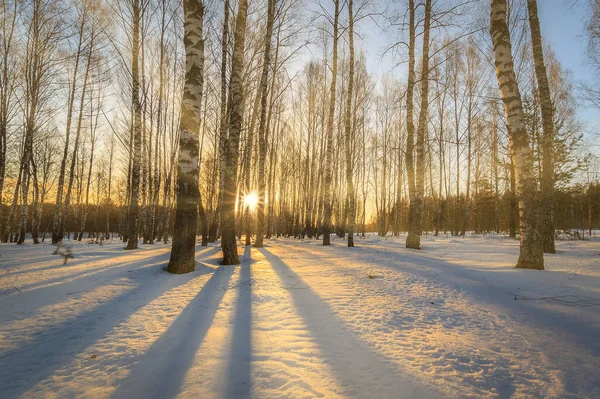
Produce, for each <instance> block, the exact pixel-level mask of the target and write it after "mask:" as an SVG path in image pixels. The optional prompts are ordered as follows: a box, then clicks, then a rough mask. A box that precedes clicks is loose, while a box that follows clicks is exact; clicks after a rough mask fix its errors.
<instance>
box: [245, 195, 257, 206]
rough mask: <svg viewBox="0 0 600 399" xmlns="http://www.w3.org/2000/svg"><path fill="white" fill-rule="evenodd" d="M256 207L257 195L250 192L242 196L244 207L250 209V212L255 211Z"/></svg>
mask: <svg viewBox="0 0 600 399" xmlns="http://www.w3.org/2000/svg"><path fill="white" fill-rule="evenodd" d="M257 205H258V195H256V193H255V192H251V193H249V194H246V195H245V196H244V206H247V207H248V208H250V210H255V209H256V207H257Z"/></svg>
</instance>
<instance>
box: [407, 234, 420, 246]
mask: <svg viewBox="0 0 600 399" xmlns="http://www.w3.org/2000/svg"><path fill="white" fill-rule="evenodd" d="M406 248H410V249H421V236H419V235H417V234H412V233H409V234H408V237H406Z"/></svg>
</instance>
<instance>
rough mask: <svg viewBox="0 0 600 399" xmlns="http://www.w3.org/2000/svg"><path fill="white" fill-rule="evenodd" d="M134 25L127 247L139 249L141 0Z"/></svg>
mask: <svg viewBox="0 0 600 399" xmlns="http://www.w3.org/2000/svg"><path fill="white" fill-rule="evenodd" d="M132 11H133V24H132V29H133V32H132V46H131V76H132V82H131V83H132V84H131V103H132V106H133V114H134V115H133V121H132V123H133V143H129V145H130V146H131V145H133V154H132V155H133V159H132V165H131V187H130V196H129V207H128V209H127V247H126V248H125V249H128V250H130V249H137V247H138V216H139V215H138V208H139V204H138V202H139V195H140V162H141V157H142V126H141V125H142V106H141V104H140V67H139V51H140V4H139V0H134V1H133V10H132Z"/></svg>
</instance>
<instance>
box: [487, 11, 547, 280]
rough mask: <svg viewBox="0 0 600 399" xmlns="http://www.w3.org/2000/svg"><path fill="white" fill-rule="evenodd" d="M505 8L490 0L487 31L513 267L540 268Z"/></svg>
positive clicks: (532, 185) (531, 178)
mask: <svg viewBox="0 0 600 399" xmlns="http://www.w3.org/2000/svg"><path fill="white" fill-rule="evenodd" d="M506 11H507V5H506V0H491V1H490V34H491V36H492V43H493V46H494V59H495V65H496V76H497V78H498V87H499V89H500V96H501V97H502V102H503V104H504V111H505V113H506V123H507V128H508V135H509V140H510V152H511V158H512V159H513V161H514V167H515V178H516V186H517V194H518V197H519V215H520V226H519V228H520V252H519V260H518V261H517V265H516V266H517V268H525V269H538V270H543V269H544V253H543V248H542V245H541V237H540V232H539V226H538V218H539V205H540V204H539V202H540V201H539V198H538V194H537V187H536V181H535V172H534V170H533V156H532V154H531V149H530V147H529V143H528V139H527V130H526V127H525V117H524V113H523V103H522V100H521V93H520V91H519V86H518V82H517V77H516V74H515V69H514V62H513V56H512V46H511V41H510V32H509V29H508V24H507V22H506V21H507V19H506V18H507V15H506Z"/></svg>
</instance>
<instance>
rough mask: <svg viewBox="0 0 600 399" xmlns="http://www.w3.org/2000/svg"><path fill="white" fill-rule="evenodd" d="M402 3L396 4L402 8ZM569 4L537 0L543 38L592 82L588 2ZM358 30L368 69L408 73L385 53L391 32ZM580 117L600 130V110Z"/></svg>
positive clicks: (599, 143) (367, 23) (362, 25)
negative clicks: (589, 60)
mask: <svg viewBox="0 0 600 399" xmlns="http://www.w3.org/2000/svg"><path fill="white" fill-rule="evenodd" d="M484 1H485V0H484ZM395 3H397V2H395ZM395 3H394V4H395ZM400 3H401V5H400V6H397V5H396V7H403V4H402V2H400ZM569 3H571V2H570V1H566V0H538V15H539V18H540V23H541V25H542V26H541V28H542V36H543V38H544V41H545V42H546V43H548V44H549V45H550V46H551V48H552V49H553V50H554V52H555V53H556V55H557V56H558V59H559V60H560V62H561V64H562V66H563V68H564V69H566V70H568V71H570V72H571V74H572V77H573V80H574V81H575V83H576V84H577V83H579V82H583V81H590V80H592V79H591V78H592V77H593V71H592V69H591V68H590V67H589V66H588V65H587V64H586V47H587V39H586V38H585V37H584V33H585V20H586V13H587V10H588V7H587V6H585V5H584V4H585V3H586V2H585V1H579V5H569ZM331 11H332V10H331ZM346 12H347V11H346V10H345V9H344V10H343V11H342V13H344V14H345V13H346ZM343 19H344V20H345V19H346V15H343ZM380 25H381V24H380ZM356 30H357V34H358V35H359V36H360V37H359V39H358V40H356V42H357V43H358V45H359V46H360V47H361V48H362V50H363V51H365V53H366V56H367V68H368V69H369V71H370V72H371V73H375V74H376V75H378V76H381V75H382V74H384V73H389V72H392V73H394V74H395V75H400V76H402V75H403V74H404V73H405V72H404V71H403V70H402V69H403V67H402V66H400V67H397V65H396V64H397V62H398V58H397V57H396V58H395V59H394V57H390V56H389V54H388V55H385V56H383V52H384V49H385V48H386V45H389V43H390V42H391V40H393V38H391V37H389V35H390V33H389V32H387V33H386V32H384V31H382V30H381V29H380V28H379V27H378V26H377V24H375V23H374V22H372V21H371V20H369V19H363V20H361V21H360V22H358V24H357V26H356ZM579 116H580V118H581V120H582V121H583V122H584V123H585V124H586V126H587V130H588V131H589V132H599V131H600V110H598V109H594V108H589V107H585V106H581V107H579ZM587 137H588V138H589V141H590V142H591V143H593V144H595V146H596V153H598V152H600V139H598V137H597V136H593V135H587Z"/></svg>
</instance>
